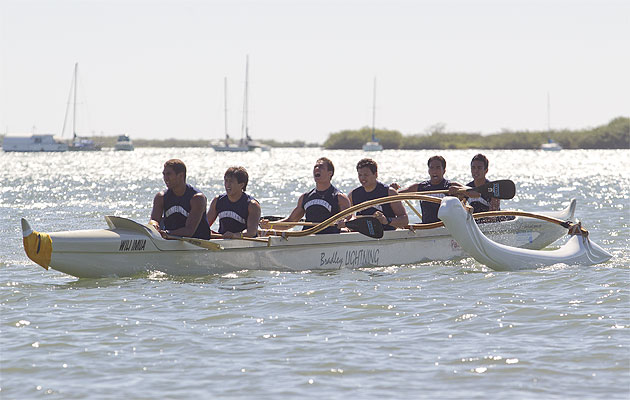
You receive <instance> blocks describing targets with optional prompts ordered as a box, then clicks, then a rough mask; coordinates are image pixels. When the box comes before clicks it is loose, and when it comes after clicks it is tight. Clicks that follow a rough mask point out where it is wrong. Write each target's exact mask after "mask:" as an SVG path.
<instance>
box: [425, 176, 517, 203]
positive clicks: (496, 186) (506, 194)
mask: <svg viewBox="0 0 630 400" xmlns="http://www.w3.org/2000/svg"><path fill="white" fill-rule="evenodd" d="M468 191H473V192H477V193H481V194H484V193H487V194H490V195H491V196H492V197H495V198H497V199H502V200H510V199H512V198H514V195H515V194H516V186H515V185H514V182H512V181H511V180H509V179H502V180H498V181H494V182H488V183H486V184H484V185H481V186H477V187H469V186H464V187H463V188H462V189H460V190H458V192H459V193H464V192H468ZM418 193H421V194H424V195H427V194H448V190H432V191H427V192H418Z"/></svg>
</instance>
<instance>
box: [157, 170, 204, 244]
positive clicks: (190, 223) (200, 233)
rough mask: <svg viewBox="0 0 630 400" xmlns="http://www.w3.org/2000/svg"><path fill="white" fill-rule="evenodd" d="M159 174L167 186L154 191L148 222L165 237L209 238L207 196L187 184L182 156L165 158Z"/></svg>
mask: <svg viewBox="0 0 630 400" xmlns="http://www.w3.org/2000/svg"><path fill="white" fill-rule="evenodd" d="M162 176H163V178H164V183H165V184H166V188H167V190H163V191H161V192H159V193H158V194H156V195H155V198H154V199H153V210H152V211H151V221H149V224H151V225H153V226H154V227H155V229H157V230H158V232H160V234H161V235H162V237H164V238H168V235H175V236H186V237H195V238H199V239H210V225H208V220H207V219H206V204H207V200H206V196H205V195H204V194H203V193H201V192H200V191H199V190H197V189H195V188H194V187H192V186H190V185H188V184H186V165H185V164H184V163H183V162H182V161H181V160H177V159H172V160H168V161H167V162H165V163H164V170H163V171H162Z"/></svg>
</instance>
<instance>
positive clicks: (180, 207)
mask: <svg viewBox="0 0 630 400" xmlns="http://www.w3.org/2000/svg"><path fill="white" fill-rule="evenodd" d="M197 193H201V192H200V191H199V190H197V189H195V188H194V187H192V186H190V185H189V184H186V191H185V192H184V195H183V196H179V197H178V196H176V195H175V193H173V191H172V190H171V189H168V190H167V191H166V193H164V215H163V217H164V218H163V220H162V222H163V224H164V229H168V230H175V229H179V228H183V227H184V226H186V219H187V218H188V214H190V209H191V207H190V200H192V198H193V196H194V195H196V194H197ZM192 237H195V238H198V239H210V225H208V218H207V216H206V210H204V211H203V217H201V221H199V225H197V229H196V230H195V233H194V234H193V235H192Z"/></svg>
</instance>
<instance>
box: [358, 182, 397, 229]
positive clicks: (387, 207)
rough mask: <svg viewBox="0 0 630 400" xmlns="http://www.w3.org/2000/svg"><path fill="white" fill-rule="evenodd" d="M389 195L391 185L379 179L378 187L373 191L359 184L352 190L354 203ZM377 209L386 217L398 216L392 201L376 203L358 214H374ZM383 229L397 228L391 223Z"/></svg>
mask: <svg viewBox="0 0 630 400" xmlns="http://www.w3.org/2000/svg"><path fill="white" fill-rule="evenodd" d="M388 195H389V187H388V186H386V185H385V184H383V183H381V182H378V181H377V182H376V188H374V190H372V191H371V192H366V191H365V188H364V187H363V186H359V187H358V188H356V189H354V190H353V191H352V205H353V206H354V205H357V204H361V203H364V202H366V201H368V200H373V199H380V198H381V197H387V196H388ZM376 211H380V212H382V213H383V214H384V215H385V216H386V217H390V218H394V217H395V216H396V213H394V210H393V209H392V206H391V204H390V203H387V204H376V205H374V206H372V207H370V208H366V209H365V210H361V211H359V212H357V215H373V214H374V213H375V212H376ZM383 229H385V230H386V231H392V230H394V229H396V228H395V227H393V226H391V225H383Z"/></svg>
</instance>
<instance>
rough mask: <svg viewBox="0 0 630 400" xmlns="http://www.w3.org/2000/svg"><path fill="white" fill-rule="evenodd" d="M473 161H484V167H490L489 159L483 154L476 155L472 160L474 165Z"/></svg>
mask: <svg viewBox="0 0 630 400" xmlns="http://www.w3.org/2000/svg"><path fill="white" fill-rule="evenodd" d="M473 161H481V162H483V166H484V168H485V169H488V159H487V158H486V156H484V155H483V154H481V153H479V154H477V155H476V156H474V157H473V159H472V160H471V161H470V164H471V165H472V163H473Z"/></svg>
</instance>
